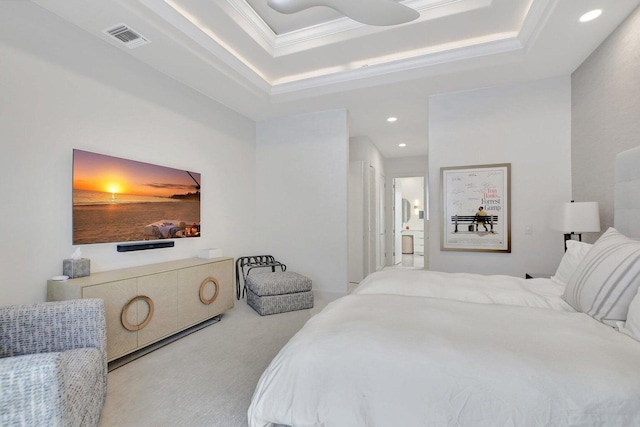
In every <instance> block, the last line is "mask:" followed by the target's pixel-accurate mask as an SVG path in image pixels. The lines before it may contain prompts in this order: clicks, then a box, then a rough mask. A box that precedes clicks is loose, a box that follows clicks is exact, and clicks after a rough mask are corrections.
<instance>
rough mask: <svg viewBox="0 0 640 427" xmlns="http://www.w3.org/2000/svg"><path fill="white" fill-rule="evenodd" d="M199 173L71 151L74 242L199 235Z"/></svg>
mask: <svg viewBox="0 0 640 427" xmlns="http://www.w3.org/2000/svg"><path fill="white" fill-rule="evenodd" d="M200 182H201V181H200V174H199V173H197V172H191V171H186V170H180V169H173V168H169V167H164V166H158V165H152V164H149V163H143V162H138V161H134V160H127V159H121V158H118V157H112V156H106V155H104V154H97V153H91V152H88V151H83V150H77V149H74V150H73V244H74V245H82V244H91V243H111V242H131V241H143V240H158V239H178V238H191V237H199V236H200V190H201V187H200Z"/></svg>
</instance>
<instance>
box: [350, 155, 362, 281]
mask: <svg viewBox="0 0 640 427" xmlns="http://www.w3.org/2000/svg"><path fill="white" fill-rule="evenodd" d="M364 215H365V210H364V162H362V161H353V162H349V193H348V217H349V242H348V245H349V258H348V264H349V282H351V283H360V281H361V280H362V279H364V241H365V239H364V237H365V233H364Z"/></svg>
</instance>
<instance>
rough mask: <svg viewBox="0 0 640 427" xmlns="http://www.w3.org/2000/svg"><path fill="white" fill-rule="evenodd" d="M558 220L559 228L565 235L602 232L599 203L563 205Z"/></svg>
mask: <svg viewBox="0 0 640 427" xmlns="http://www.w3.org/2000/svg"><path fill="white" fill-rule="evenodd" d="M557 218H558V227H557V228H558V230H560V231H562V232H564V233H595V232H598V231H600V211H599V207H598V202H571V203H563V204H562V205H561V206H560V212H559V214H558V217H557Z"/></svg>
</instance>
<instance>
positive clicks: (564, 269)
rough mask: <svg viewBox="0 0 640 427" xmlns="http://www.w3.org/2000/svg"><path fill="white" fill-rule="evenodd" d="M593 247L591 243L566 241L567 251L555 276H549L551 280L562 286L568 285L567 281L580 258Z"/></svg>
mask: <svg viewBox="0 0 640 427" xmlns="http://www.w3.org/2000/svg"><path fill="white" fill-rule="evenodd" d="M592 246H593V245H592V244H591V243H585V242H580V241H578V240H567V251H566V252H565V253H564V255H563V256H562V259H561V260H560V265H559V266H558V269H557V270H556V274H554V275H553V276H551V280H553V281H555V282H558V283H560V284H562V285H566V284H567V283H569V279H570V278H571V275H572V274H573V272H574V271H576V268H578V264H580V261H582V258H584V256H585V255H586V254H587V252H589V249H591V247H592Z"/></svg>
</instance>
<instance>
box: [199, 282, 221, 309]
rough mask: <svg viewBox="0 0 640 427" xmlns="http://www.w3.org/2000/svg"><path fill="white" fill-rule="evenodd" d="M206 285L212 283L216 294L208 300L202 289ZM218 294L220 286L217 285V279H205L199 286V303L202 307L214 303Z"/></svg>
mask: <svg viewBox="0 0 640 427" xmlns="http://www.w3.org/2000/svg"><path fill="white" fill-rule="evenodd" d="M208 283H213V285H214V286H215V287H216V292H215V293H214V294H213V296H212V297H211V298H209V299H207V297H205V296H204V288H205V286H207V284H208ZM218 293H220V284H219V283H218V279H216V278H215V277H207V278H206V279H204V280H203V281H202V284H201V285H200V301H202V303H203V304H204V305H209V304H211V303H212V302H214V301H215V300H216V298H218Z"/></svg>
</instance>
